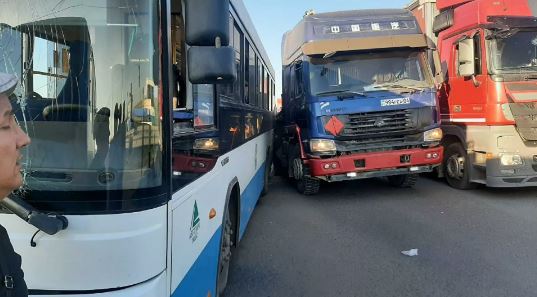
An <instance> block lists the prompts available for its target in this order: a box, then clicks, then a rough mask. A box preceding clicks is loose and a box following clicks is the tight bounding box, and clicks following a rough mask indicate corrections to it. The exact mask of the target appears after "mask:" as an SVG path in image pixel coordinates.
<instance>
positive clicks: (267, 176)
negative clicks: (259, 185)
mask: <svg viewBox="0 0 537 297" xmlns="http://www.w3.org/2000/svg"><path fill="white" fill-rule="evenodd" d="M273 166H274V165H273V163H272V158H270V157H267V163H266V164H265V172H264V176H263V190H262V191H261V196H265V195H267V193H268V191H269V185H270V180H271V178H272V172H273Z"/></svg>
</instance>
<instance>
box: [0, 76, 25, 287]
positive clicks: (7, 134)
mask: <svg viewBox="0 0 537 297" xmlns="http://www.w3.org/2000/svg"><path fill="white" fill-rule="evenodd" d="M17 81H18V80H17V78H16V77H15V76H13V75H10V74H5V73H0V201H1V200H2V199H4V198H5V197H6V196H8V195H9V194H10V193H11V192H12V191H14V190H16V189H18V188H19V187H20V186H21V185H22V182H23V179H22V175H21V165H20V161H21V156H22V155H21V149H22V148H23V147H25V146H27V145H28V144H29V143H30V138H29V137H28V135H26V133H24V131H22V129H21V128H20V127H19V125H18V123H17V121H16V119H15V115H14V113H13V108H12V106H11V103H10V101H9V96H11V94H13V91H14V90H15V87H16V86H17ZM21 263H22V261H21V257H20V256H19V255H18V254H17V253H15V251H14V249H13V246H12V245H11V241H10V240H9V236H8V234H7V232H6V229H4V227H2V226H1V225H0V297H4V296H5V297H21V296H28V288H27V287H26V283H25V282H24V273H23V271H22V269H21Z"/></svg>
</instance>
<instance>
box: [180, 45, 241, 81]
mask: <svg viewBox="0 0 537 297" xmlns="http://www.w3.org/2000/svg"><path fill="white" fill-rule="evenodd" d="M187 56H188V65H189V69H188V79H189V80H190V82H191V83H193V84H228V83H232V82H234V81H235V79H236V76H237V70H236V69H235V50H234V49H233V48H231V47H219V48H217V47H209V46H193V47H191V48H189V49H188V55H187Z"/></svg>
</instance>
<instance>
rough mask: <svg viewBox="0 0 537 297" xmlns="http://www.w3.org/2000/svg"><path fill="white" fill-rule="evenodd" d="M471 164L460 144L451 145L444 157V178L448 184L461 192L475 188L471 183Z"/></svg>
mask: <svg viewBox="0 0 537 297" xmlns="http://www.w3.org/2000/svg"><path fill="white" fill-rule="evenodd" d="M470 166H471V164H470V162H469V160H468V154H467V153H466V150H465V149H464V148H463V147H462V145H461V144H460V143H458V142H455V143H452V144H450V145H449V146H448V147H447V149H446V153H445V155H444V176H445V177H446V181H447V183H448V184H449V185H450V186H451V187H453V188H455V189H460V190H468V189H472V188H474V187H475V184H473V183H472V182H470Z"/></svg>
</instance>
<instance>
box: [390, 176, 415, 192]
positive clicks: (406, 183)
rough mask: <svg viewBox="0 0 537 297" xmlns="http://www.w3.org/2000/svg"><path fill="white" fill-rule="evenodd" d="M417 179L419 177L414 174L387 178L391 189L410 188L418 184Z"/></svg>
mask: <svg viewBox="0 0 537 297" xmlns="http://www.w3.org/2000/svg"><path fill="white" fill-rule="evenodd" d="M418 178H419V175H418V174H415V173H412V174H403V175H393V176H388V183H389V184H390V185H391V186H393V187H398V188H412V187H414V186H415V185H416V183H417V182H418Z"/></svg>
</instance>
